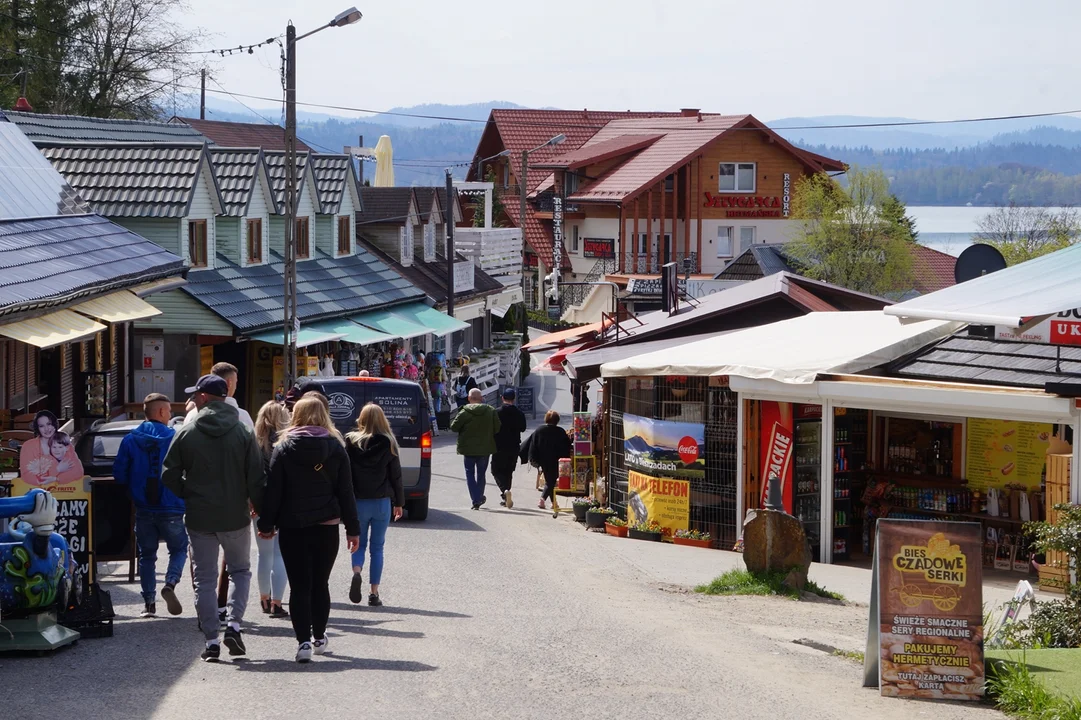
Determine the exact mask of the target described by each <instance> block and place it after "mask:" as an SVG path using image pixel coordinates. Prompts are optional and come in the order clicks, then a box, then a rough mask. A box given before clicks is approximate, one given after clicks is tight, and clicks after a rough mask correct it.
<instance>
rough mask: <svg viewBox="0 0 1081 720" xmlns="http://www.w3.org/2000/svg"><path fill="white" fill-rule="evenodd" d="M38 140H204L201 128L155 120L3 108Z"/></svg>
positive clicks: (55, 141) (31, 137) (34, 139)
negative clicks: (17, 110)
mask: <svg viewBox="0 0 1081 720" xmlns="http://www.w3.org/2000/svg"><path fill="white" fill-rule="evenodd" d="M4 114H5V115H7V117H8V119H9V120H11V122H13V123H15V124H16V125H18V126H19V127H20V128H21V129H22V131H23V132H24V133H26V136H27V137H28V138H30V139H31V140H32V141H33V142H34V143H35V144H36V143H49V144H51V143H58V142H70V141H76V142H135V143H146V142H165V143H176V142H203V140H204V138H203V136H202V135H200V134H199V131H198V130H195V129H194V128H191V127H188V126H187V125H180V124H177V123H167V122H158V121H155V120H113V119H106V118H92V117H82V116H79V115H43V114H40V113H24V112H13V111H11V110H6V111H4Z"/></svg>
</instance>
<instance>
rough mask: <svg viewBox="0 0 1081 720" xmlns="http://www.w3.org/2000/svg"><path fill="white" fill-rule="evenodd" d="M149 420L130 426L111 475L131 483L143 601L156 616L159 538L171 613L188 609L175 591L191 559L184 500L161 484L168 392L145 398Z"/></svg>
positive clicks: (168, 433) (169, 437) (169, 435)
mask: <svg viewBox="0 0 1081 720" xmlns="http://www.w3.org/2000/svg"><path fill="white" fill-rule="evenodd" d="M143 416H144V417H145V418H146V421H145V422H144V423H142V424H141V425H139V426H138V427H136V428H135V429H134V430H132V431H131V432H130V433H128V435H126V436H125V437H124V439H123V440H122V441H121V442H120V449H119V450H118V451H117V453H116V460H114V461H113V477H114V478H116V481H117V482H118V483H120V484H122V485H127V486H128V492H129V493H130V494H131V501H132V503H133V504H134V505H135V543H136V545H137V546H138V548H139V583H140V585H141V586H142V591H143V602H144V603H145V606H144V609H143V612H142V615H141V617H144V618H146V617H154V616H155V615H156V614H157V604H156V603H155V602H154V593H155V591H156V590H157V582H156V578H155V574H156V571H155V567H154V566H155V564H156V561H157V559H158V543H160V542H161V541H162V540H164V541H165V547H166V548H168V550H169V566H168V568H167V569H166V570H165V587H163V588H162V589H161V597H162V599H163V600H164V601H165V604H166V606H167V607H168V608H169V614H171V615H179V614H180V613H182V612H184V609H183V607H182V606H181V605H180V600H179V599H177V597H176V590H175V588H176V584H177V583H178V582H180V576H181V575H182V574H183V573H184V563H185V562H187V560H188V533H187V531H185V530H184V501H183V500H181V499H180V498H178V497H177V496H176V495H174V494H173V493H172V492H170V491H169V488H167V487H165V486H164V485H162V482H161V465H162V463H163V462H164V461H165V454H166V453H167V452H169V444H170V443H171V442H172V441H173V435H174V434H175V433H174V430H173V429H172V428H171V427H169V426H168V424H167V423H168V422H169V419H170V418H171V417H172V410H171V407H170V404H169V398H167V397H166V396H165V395H162V394H161V393H152V394H150V395H147V396H146V399H144V400H143Z"/></svg>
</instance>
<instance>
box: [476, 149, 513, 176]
mask: <svg viewBox="0 0 1081 720" xmlns="http://www.w3.org/2000/svg"><path fill="white" fill-rule="evenodd" d="M507 155H510V150H504V151H503V152H499V153H496V154H495V155H492V156H491V157H486V158H484V159H480V158H478V159H477V182H484V176H483V175H482V174H481V173H483V172H484V163H486V162H488V161H489V160H495V159H496V158H501V157H506V156H507Z"/></svg>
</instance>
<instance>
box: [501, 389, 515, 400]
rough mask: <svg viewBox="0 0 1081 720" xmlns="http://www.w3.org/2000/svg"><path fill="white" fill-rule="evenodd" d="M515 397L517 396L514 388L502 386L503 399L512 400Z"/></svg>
mask: <svg viewBox="0 0 1081 720" xmlns="http://www.w3.org/2000/svg"><path fill="white" fill-rule="evenodd" d="M516 397H518V393H516V392H515V391H514V388H512V387H509V388H503V399H504V400H513V399H514V398H516Z"/></svg>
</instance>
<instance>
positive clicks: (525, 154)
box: [518, 133, 567, 338]
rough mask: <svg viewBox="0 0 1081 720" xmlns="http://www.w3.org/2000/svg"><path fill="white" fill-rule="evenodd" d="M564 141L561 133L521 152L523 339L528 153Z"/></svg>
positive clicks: (564, 138) (520, 209)
mask: <svg viewBox="0 0 1081 720" xmlns="http://www.w3.org/2000/svg"><path fill="white" fill-rule="evenodd" d="M566 139H567V136H566V135H564V134H563V133H559V134H558V135H556V136H555V137H553V138H550V139H549V140H548V141H547V142H543V143H541V144H540V145H538V146H537V147H535V148H533V149H532V150H523V151H522V177H521V178H519V185H518V195H519V196H520V205H519V212H520V215H519V217H520V222H519V225H520V226H521V228H522V323H521V325H522V337H523V338H524V337H525V334H526V332H527V328H528V326H529V325H528V319H527V318H526V310H527V309H528V303H527V302H526V292H527V290H526V274H525V195H526V187H528V183H527V182H526V177H527V176H528V175H529V153H532V152H536V151H538V150H540V149H541V148H546V147H548V146H550V145H559V144H560V143H562V142H563V141H564V140H566ZM558 269H559V268H556V270H558Z"/></svg>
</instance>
